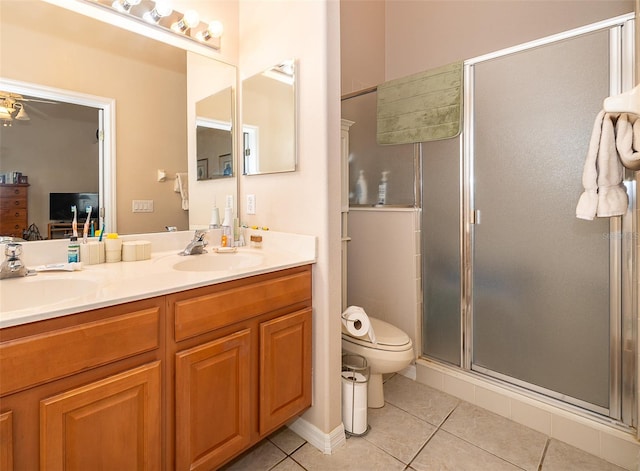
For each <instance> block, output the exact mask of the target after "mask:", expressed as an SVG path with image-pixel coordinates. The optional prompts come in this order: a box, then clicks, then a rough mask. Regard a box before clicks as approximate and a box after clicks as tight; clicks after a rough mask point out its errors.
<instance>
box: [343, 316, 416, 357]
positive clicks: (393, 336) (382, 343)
mask: <svg viewBox="0 0 640 471" xmlns="http://www.w3.org/2000/svg"><path fill="white" fill-rule="evenodd" d="M369 321H370V322H371V328H372V329H373V332H374V333H375V336H376V341H377V343H375V344H374V343H372V342H371V341H370V340H369V338H368V337H362V338H359V337H352V336H350V335H349V334H347V333H345V332H343V333H342V339H343V340H345V341H346V342H349V343H353V344H355V345H360V346H361V347H365V348H371V349H374V350H385V351H388V352H402V351H405V350H408V349H410V348H413V345H412V344H411V339H410V338H409V336H408V335H407V334H406V333H405V332H403V331H402V330H400V329H398V328H397V327H396V326H394V325H391V324H389V323H387V322H384V321H381V320H380V319H375V318H373V317H369Z"/></svg>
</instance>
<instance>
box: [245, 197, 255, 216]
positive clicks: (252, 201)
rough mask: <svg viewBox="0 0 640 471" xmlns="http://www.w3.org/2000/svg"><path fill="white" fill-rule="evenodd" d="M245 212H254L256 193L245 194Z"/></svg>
mask: <svg viewBox="0 0 640 471" xmlns="http://www.w3.org/2000/svg"><path fill="white" fill-rule="evenodd" d="M247 214H256V195H247Z"/></svg>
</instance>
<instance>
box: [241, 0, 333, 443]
mask: <svg viewBox="0 0 640 471" xmlns="http://www.w3.org/2000/svg"><path fill="white" fill-rule="evenodd" d="M339 34H340V32H339V3H338V2H336V1H333V0H317V1H303V2H301V1H298V0H282V1H278V2H265V1H262V0H240V39H241V41H240V73H241V77H240V78H241V79H242V78H246V77H250V76H252V75H254V74H255V73H257V72H259V71H261V70H264V69H266V68H268V67H271V66H273V65H275V64H278V63H280V62H281V61H283V60H284V59H289V58H294V59H296V60H297V66H298V68H297V71H296V73H297V80H298V82H297V83H298V85H299V87H298V99H299V103H298V110H299V111H300V115H299V117H298V125H299V129H298V137H299V142H298V169H297V171H296V172H289V173H280V174H270V175H254V176H244V177H242V176H241V177H240V193H241V195H242V196H241V197H242V198H244V196H245V195H247V194H254V195H256V207H257V213H256V215H254V216H249V215H247V214H246V213H245V212H244V210H243V213H242V215H241V217H242V220H243V221H246V222H247V223H248V224H249V225H253V224H258V225H266V226H269V227H270V228H271V229H273V230H278V231H285V232H293V233H299V234H310V235H314V236H316V237H317V240H318V243H317V244H318V245H317V249H318V262H317V263H316V265H314V270H313V407H312V408H311V409H310V410H309V411H308V412H307V413H305V415H304V419H305V420H306V421H308V422H309V423H310V424H312V425H313V426H314V427H316V428H317V429H319V430H320V431H321V432H323V433H324V434H329V433H331V432H333V431H334V430H336V429H337V428H339V429H340V430H341V422H342V420H341V412H340V406H339V404H340V361H341V360H340V357H341V349H340V311H341V299H340V291H341V287H340V253H341V250H340V108H339V98H340V97H339V93H340V83H339V80H340V76H339V70H340V64H339V60H340V59H339V58H340V51H339ZM241 118H242V117H241ZM241 207H245V205H244V204H242V205H241ZM342 437H343V438H344V435H342Z"/></svg>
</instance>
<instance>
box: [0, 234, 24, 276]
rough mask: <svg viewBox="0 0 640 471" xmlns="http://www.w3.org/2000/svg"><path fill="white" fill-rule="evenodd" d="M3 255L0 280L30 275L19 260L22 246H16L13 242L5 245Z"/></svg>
mask: <svg viewBox="0 0 640 471" xmlns="http://www.w3.org/2000/svg"><path fill="white" fill-rule="evenodd" d="M4 254H5V256H6V258H5V259H4V261H3V262H2V264H1V265H0V280H2V279H4V278H16V277H19V276H27V275H30V274H31V273H30V272H29V270H28V269H27V267H26V266H25V265H24V264H23V263H22V260H20V255H22V244H16V243H14V242H11V243H8V244H6V247H5V249H4Z"/></svg>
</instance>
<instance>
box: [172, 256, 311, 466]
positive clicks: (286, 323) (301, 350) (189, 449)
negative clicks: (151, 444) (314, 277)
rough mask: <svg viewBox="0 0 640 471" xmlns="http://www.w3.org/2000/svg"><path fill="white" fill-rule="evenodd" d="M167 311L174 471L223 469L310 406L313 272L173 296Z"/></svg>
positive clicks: (306, 270)
mask: <svg viewBox="0 0 640 471" xmlns="http://www.w3.org/2000/svg"><path fill="white" fill-rule="evenodd" d="M167 312H168V313H169V317H173V329H174V341H175V343H174V345H173V346H172V347H170V348H174V349H175V361H174V364H173V366H174V368H175V398H174V402H173V404H174V415H173V417H174V418H175V437H174V439H175V440H174V443H175V469H176V470H211V469H216V468H218V467H219V466H221V465H222V464H224V463H226V462H228V461H230V460H231V459H233V458H234V457H235V456H237V455H239V454H240V453H242V452H243V451H244V450H246V449H248V448H249V447H250V446H252V445H254V444H255V443H257V442H258V441H259V440H261V439H262V438H264V437H266V436H267V435H268V434H269V433H271V432H273V431H274V430H276V429H277V428H278V427H280V426H282V425H284V424H285V423H286V422H287V421H288V420H290V419H292V418H293V417H295V416H296V415H298V414H300V413H301V412H302V411H304V410H305V409H306V408H308V407H309V406H310V405H311V268H310V267H309V266H306V267H299V268H293V269H289V270H283V271H280V272H276V273H270V274H266V275H260V276H255V277H251V278H247V279H244V280H238V281H234V282H229V283H224V284H221V285H214V286H210V287H207V288H200V289H195V290H191V291H187V292H182V293H176V294H174V295H169V296H168V303H167ZM171 441H172V440H171V438H168V439H167V442H168V443H170V442H171Z"/></svg>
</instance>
